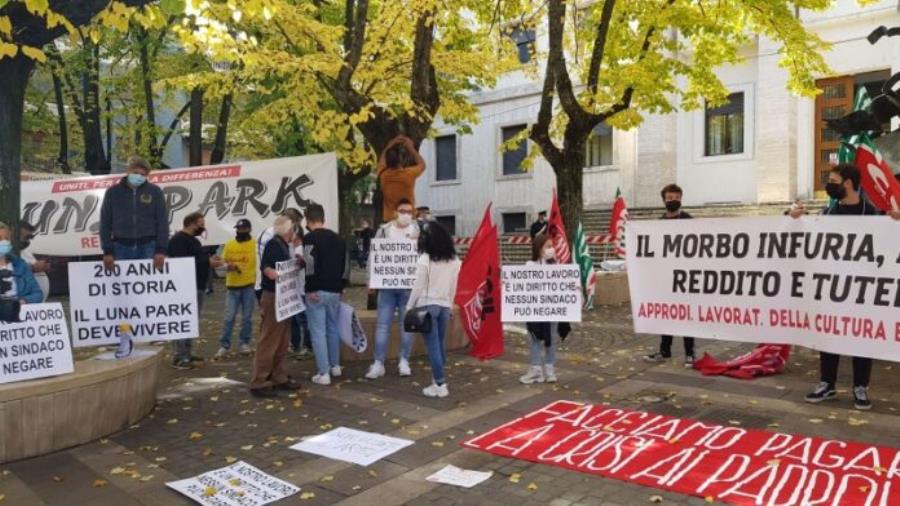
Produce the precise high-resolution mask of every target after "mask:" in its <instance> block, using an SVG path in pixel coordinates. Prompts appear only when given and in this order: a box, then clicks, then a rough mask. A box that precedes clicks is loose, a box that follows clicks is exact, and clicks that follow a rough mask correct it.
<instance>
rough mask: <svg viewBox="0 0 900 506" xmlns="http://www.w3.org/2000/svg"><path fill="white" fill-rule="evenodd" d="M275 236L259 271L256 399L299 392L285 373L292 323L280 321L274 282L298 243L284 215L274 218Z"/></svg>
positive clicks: (253, 377) (253, 382) (252, 382)
mask: <svg viewBox="0 0 900 506" xmlns="http://www.w3.org/2000/svg"><path fill="white" fill-rule="evenodd" d="M273 229H274V232H275V236H274V237H272V239H271V240H270V241H269V242H268V243H267V244H266V248H265V250H264V251H263V255H262V261H261V262H260V270H261V271H262V296H261V297H260V302H259V308H260V315H261V316H262V330H261V332H260V334H261V335H260V338H259V345H258V346H257V348H256V355H255V356H254V358H253V374H252V375H251V379H250V394H251V395H253V396H254V397H276V396H277V395H278V390H287V391H293V390H298V389H299V388H300V385H299V383H297V382H295V381H294V380H292V379H291V377H290V376H288V375H287V372H285V369H284V362H285V359H286V358H287V354H288V346H289V344H288V341H289V339H290V335H291V321H290V319H287V320H282V321H278V314H277V311H276V307H275V282H276V281H277V280H278V270H277V265H278V262H286V261H288V260H291V259H292V258H294V254H293V252H294V248H293V243H294V240H295V239H296V234H295V233H294V222H293V221H291V219H290V218H288V217H287V216H285V215H283V214H282V215H279V216H278V217H277V218H275V225H274V227H273Z"/></svg>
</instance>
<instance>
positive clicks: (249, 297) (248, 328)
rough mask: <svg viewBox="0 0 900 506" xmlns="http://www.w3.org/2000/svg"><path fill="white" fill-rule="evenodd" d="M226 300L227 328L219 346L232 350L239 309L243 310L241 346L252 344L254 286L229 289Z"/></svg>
mask: <svg viewBox="0 0 900 506" xmlns="http://www.w3.org/2000/svg"><path fill="white" fill-rule="evenodd" d="M227 292H228V293H227V294H226V299H225V326H224V328H223V329H222V337H221V338H219V344H220V345H221V346H222V348H225V349H226V350H227V349H229V348H231V333H232V332H233V331H234V320H235V319H236V318H237V312H238V309H240V310H241V335H240V340H241V344H250V335H251V333H252V332H253V307H254V306H255V305H256V291H255V290H253V287H252V286H245V287H244V288H229V289H228V290H227Z"/></svg>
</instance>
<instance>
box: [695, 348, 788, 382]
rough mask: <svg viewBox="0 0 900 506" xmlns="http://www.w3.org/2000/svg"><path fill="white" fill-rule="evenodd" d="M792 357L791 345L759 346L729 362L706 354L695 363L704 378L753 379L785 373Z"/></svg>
mask: <svg viewBox="0 0 900 506" xmlns="http://www.w3.org/2000/svg"><path fill="white" fill-rule="evenodd" d="M790 356H791V345H789V344H759V345H757V346H756V348H754V349H753V351H751V352H750V353H745V354H743V355H741V356H739V357H737V358H733V359H731V360H729V361H727V362H719V361H717V360H716V359H715V357H713V356H712V355H710V354H709V353H704V354H703V358H701V359H700V360H698V361H696V362H694V369H697V370H698V371H700V372H701V373H703V375H704V376H719V375H723V376H731V377H732V378H740V379H753V378H757V377H760V376H771V375H773V374H779V373H781V372H782V371H784V366H785V364H787V361H788V359H789V358H790Z"/></svg>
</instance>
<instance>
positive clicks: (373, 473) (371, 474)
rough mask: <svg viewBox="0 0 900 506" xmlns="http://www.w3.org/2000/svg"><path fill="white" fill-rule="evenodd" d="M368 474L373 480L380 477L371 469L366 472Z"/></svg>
mask: <svg viewBox="0 0 900 506" xmlns="http://www.w3.org/2000/svg"><path fill="white" fill-rule="evenodd" d="M366 474H368V475H369V476H371V477H372V478H375V477H377V476H378V473H376V472H375V471H373V470H371V469H369V470H368V471H366Z"/></svg>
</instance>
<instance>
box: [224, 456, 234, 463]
mask: <svg viewBox="0 0 900 506" xmlns="http://www.w3.org/2000/svg"><path fill="white" fill-rule="evenodd" d="M235 462H237V459H236V458H234V457H232V456H230V455H229V456H227V457H225V463H226V464H234V463H235Z"/></svg>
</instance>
